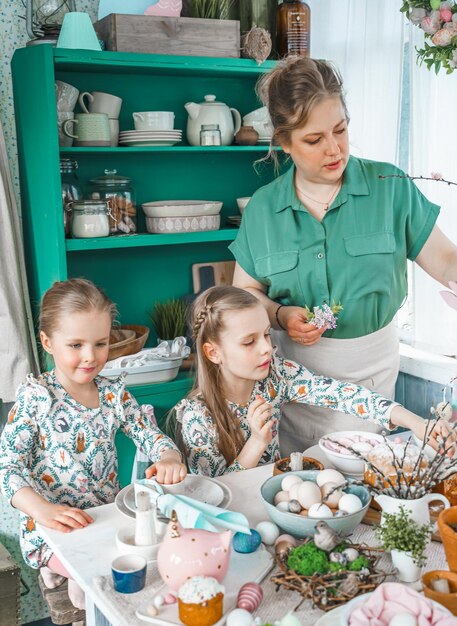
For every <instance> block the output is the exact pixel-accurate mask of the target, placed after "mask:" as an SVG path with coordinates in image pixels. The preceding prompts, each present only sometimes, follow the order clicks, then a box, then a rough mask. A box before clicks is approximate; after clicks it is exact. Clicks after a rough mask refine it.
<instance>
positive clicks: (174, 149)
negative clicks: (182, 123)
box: [60, 144, 281, 154]
mask: <svg viewBox="0 0 457 626" xmlns="http://www.w3.org/2000/svg"><path fill="white" fill-rule="evenodd" d="M269 148H270V146H269V145H266V144H263V145H262V144H260V145H257V146H212V147H210V148H208V147H202V146H136V147H124V146H122V147H119V146H116V147H112V146H109V147H102V148H101V147H92V148H89V147H87V148H86V147H68V148H60V153H61V154H81V153H83V154H91V153H92V154H97V153H101V152H109V153H111V154H116V153H117V154H125V153H126V152H192V153H194V152H206V153H207V152H216V153H217V152H267V151H268V150H269ZM273 150H281V148H280V147H279V146H273Z"/></svg>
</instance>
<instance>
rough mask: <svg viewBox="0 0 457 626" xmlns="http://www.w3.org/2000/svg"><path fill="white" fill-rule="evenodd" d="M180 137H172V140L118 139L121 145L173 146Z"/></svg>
mask: <svg viewBox="0 0 457 626" xmlns="http://www.w3.org/2000/svg"><path fill="white" fill-rule="evenodd" d="M180 141H181V139H174V140H173V141H171V140H170V141H162V140H161V139H155V140H152V139H151V140H149V141H144V140H143V141H141V140H139V139H135V140H131V141H119V144H120V145H121V146H174V145H176V144H177V143H179V142H180Z"/></svg>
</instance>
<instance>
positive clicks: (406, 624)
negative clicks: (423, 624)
mask: <svg viewBox="0 0 457 626" xmlns="http://www.w3.org/2000/svg"><path fill="white" fill-rule="evenodd" d="M389 626H417V619H416V618H415V617H414V615H411V613H397V614H396V615H394V617H393V618H392V619H391V620H390V622H389Z"/></svg>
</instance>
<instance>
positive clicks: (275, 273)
mask: <svg viewBox="0 0 457 626" xmlns="http://www.w3.org/2000/svg"><path fill="white" fill-rule="evenodd" d="M297 270H298V250H286V251H283V252H273V253H271V254H268V255H266V256H263V257H260V258H259V259H257V260H256V261H255V272H256V274H257V276H258V277H259V278H261V279H262V280H263V281H264V282H265V283H266V284H267V285H269V286H270V287H269V289H268V295H269V297H270V298H272V299H275V298H280V297H287V296H290V295H291V294H296V293H297V291H301V290H300V286H299V281H298V271H297Z"/></svg>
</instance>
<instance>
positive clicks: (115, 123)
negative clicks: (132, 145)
mask: <svg viewBox="0 0 457 626" xmlns="http://www.w3.org/2000/svg"><path fill="white" fill-rule="evenodd" d="M109 130H110V135H111V145H112V146H117V145H118V143H119V120H111V119H110V121H109Z"/></svg>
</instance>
